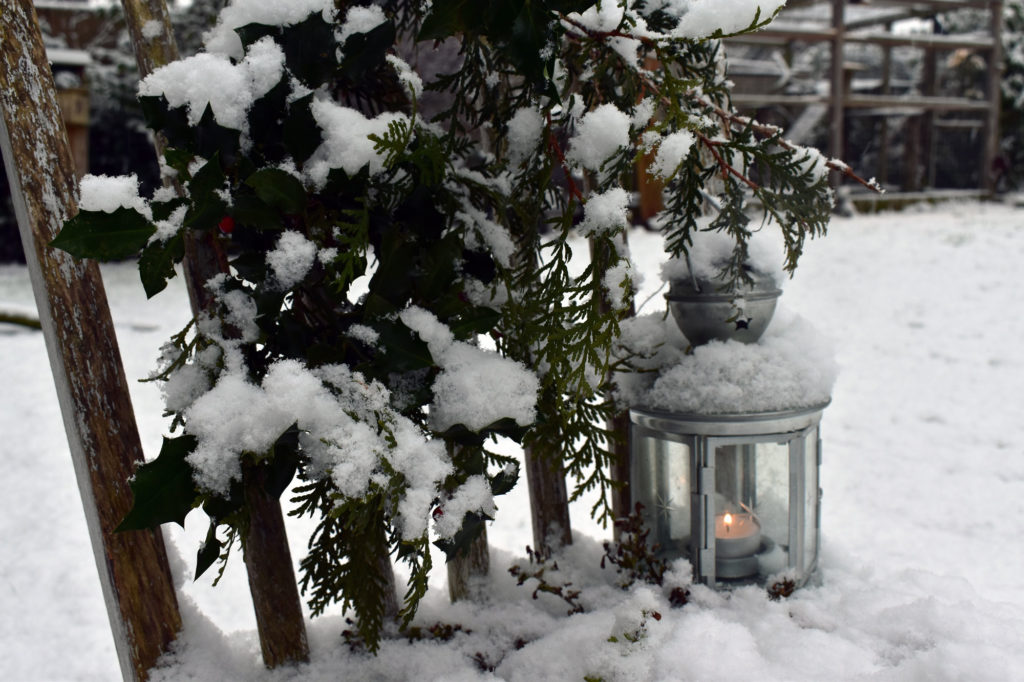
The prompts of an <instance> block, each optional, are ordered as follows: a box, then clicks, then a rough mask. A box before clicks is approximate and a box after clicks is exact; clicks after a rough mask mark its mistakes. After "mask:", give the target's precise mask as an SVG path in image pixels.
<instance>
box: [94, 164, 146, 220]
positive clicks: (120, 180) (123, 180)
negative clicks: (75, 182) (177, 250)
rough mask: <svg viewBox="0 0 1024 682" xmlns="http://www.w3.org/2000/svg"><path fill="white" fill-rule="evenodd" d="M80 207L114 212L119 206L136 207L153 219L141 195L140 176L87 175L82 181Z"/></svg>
mask: <svg viewBox="0 0 1024 682" xmlns="http://www.w3.org/2000/svg"><path fill="white" fill-rule="evenodd" d="M80 191H81V197H80V198H79V200H78V208H79V209H81V210H83V211H103V212H105V213H113V212H114V211H116V210H117V209H119V208H122V207H123V208H131V209H135V210H136V211H138V212H139V213H141V214H142V215H144V216H146V218H147V219H149V220H152V219H153V213H152V211H150V209H149V206H148V205H147V204H146V201H145V200H144V199H143V198H142V197H140V196H139V177H138V176H137V175H135V174H134V173H132V174H131V175H115V176H110V175H86V176H84V177H83V178H82V181H81V183H80Z"/></svg>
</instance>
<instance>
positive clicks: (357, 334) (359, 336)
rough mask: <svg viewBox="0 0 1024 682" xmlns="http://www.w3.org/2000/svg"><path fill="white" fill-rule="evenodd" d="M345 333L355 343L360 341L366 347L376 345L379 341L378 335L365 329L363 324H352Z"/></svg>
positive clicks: (374, 331)
mask: <svg viewBox="0 0 1024 682" xmlns="http://www.w3.org/2000/svg"><path fill="white" fill-rule="evenodd" d="M346 333H347V334H348V335H349V336H351V337H352V338H353V339H355V340H356V341H362V342H363V343H365V344H366V345H367V346H374V345H376V344H377V341H378V339H380V334H378V333H377V330H375V329H372V328H371V327H367V326H366V325H365V324H353V325H351V326H350V327H349V328H348V331H347V332H346Z"/></svg>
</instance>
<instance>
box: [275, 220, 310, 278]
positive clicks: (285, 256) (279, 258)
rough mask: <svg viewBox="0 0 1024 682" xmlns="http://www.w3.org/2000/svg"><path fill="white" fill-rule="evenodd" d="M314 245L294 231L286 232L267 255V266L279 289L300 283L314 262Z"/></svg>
mask: <svg viewBox="0 0 1024 682" xmlns="http://www.w3.org/2000/svg"><path fill="white" fill-rule="evenodd" d="M316 255H317V251H316V244H314V243H313V242H311V241H309V240H308V239H306V237H305V236H303V235H302V234H301V233H299V232H296V231H295V230H286V231H285V232H284V233H283V234H282V235H281V237H280V238H279V239H278V240H277V245H276V246H275V247H274V250H273V251H270V252H268V253H267V265H269V266H270V271H271V272H272V273H273V274H274V279H275V280H276V283H277V285H278V286H279V287H280V288H281V289H291V288H292V287H294V286H295V285H296V284H298V283H299V282H301V281H302V280H303V278H304V277H305V276H306V274H307V273H308V272H309V270H310V268H312V267H313V263H314V262H316Z"/></svg>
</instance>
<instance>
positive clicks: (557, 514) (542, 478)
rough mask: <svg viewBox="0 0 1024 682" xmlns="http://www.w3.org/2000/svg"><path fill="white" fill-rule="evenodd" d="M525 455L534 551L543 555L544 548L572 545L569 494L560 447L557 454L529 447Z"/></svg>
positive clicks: (555, 450)
mask: <svg viewBox="0 0 1024 682" xmlns="http://www.w3.org/2000/svg"><path fill="white" fill-rule="evenodd" d="M523 454H524V456H525V459H526V483H527V486H528V487H529V489H530V521H531V523H532V524H533V546H534V549H536V550H537V551H538V552H539V551H541V550H542V549H544V548H549V549H557V548H558V547H559V546H562V545H571V544H572V524H571V523H570V522H569V494H568V492H567V491H566V487H565V474H564V473H563V472H562V467H561V458H560V457H559V453H558V450H557V448H554V451H553V452H550V453H543V452H540V451H538V449H537V448H536V447H527V448H524V453H523ZM552 540H553V541H554V542H551V541H552ZM552 545H553V546H552Z"/></svg>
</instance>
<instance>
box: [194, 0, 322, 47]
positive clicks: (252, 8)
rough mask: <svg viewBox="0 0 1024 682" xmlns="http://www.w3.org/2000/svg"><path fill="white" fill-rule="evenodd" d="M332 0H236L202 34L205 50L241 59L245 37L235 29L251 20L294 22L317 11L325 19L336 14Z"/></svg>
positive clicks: (271, 23)
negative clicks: (212, 25)
mask: <svg viewBox="0 0 1024 682" xmlns="http://www.w3.org/2000/svg"><path fill="white" fill-rule="evenodd" d="M334 11H335V10H334V2H333V1H332V0H289V1H288V2H281V1H280V0H234V2H232V3H231V4H230V5H228V6H227V7H225V8H224V9H222V10H221V12H220V14H219V15H218V19H217V25H216V26H214V27H213V28H212V29H210V31H209V32H208V33H207V34H206V35H205V36H203V40H204V44H205V46H206V51H207V52H210V53H213V54H219V55H223V56H225V57H231V58H233V59H241V58H242V53H243V47H242V41H241V39H240V38H239V37H238V34H237V33H235V29H238V28H241V27H242V26H246V25H248V24H266V25H268V26H291V25H293V24H298V23H301V22H303V21H304V20H305V19H306V18H307V17H309V15H311V14H313V13H314V12H320V13H321V14H322V15H323V17H324V18H325V19H329V18H330V17H333V16H334Z"/></svg>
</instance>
